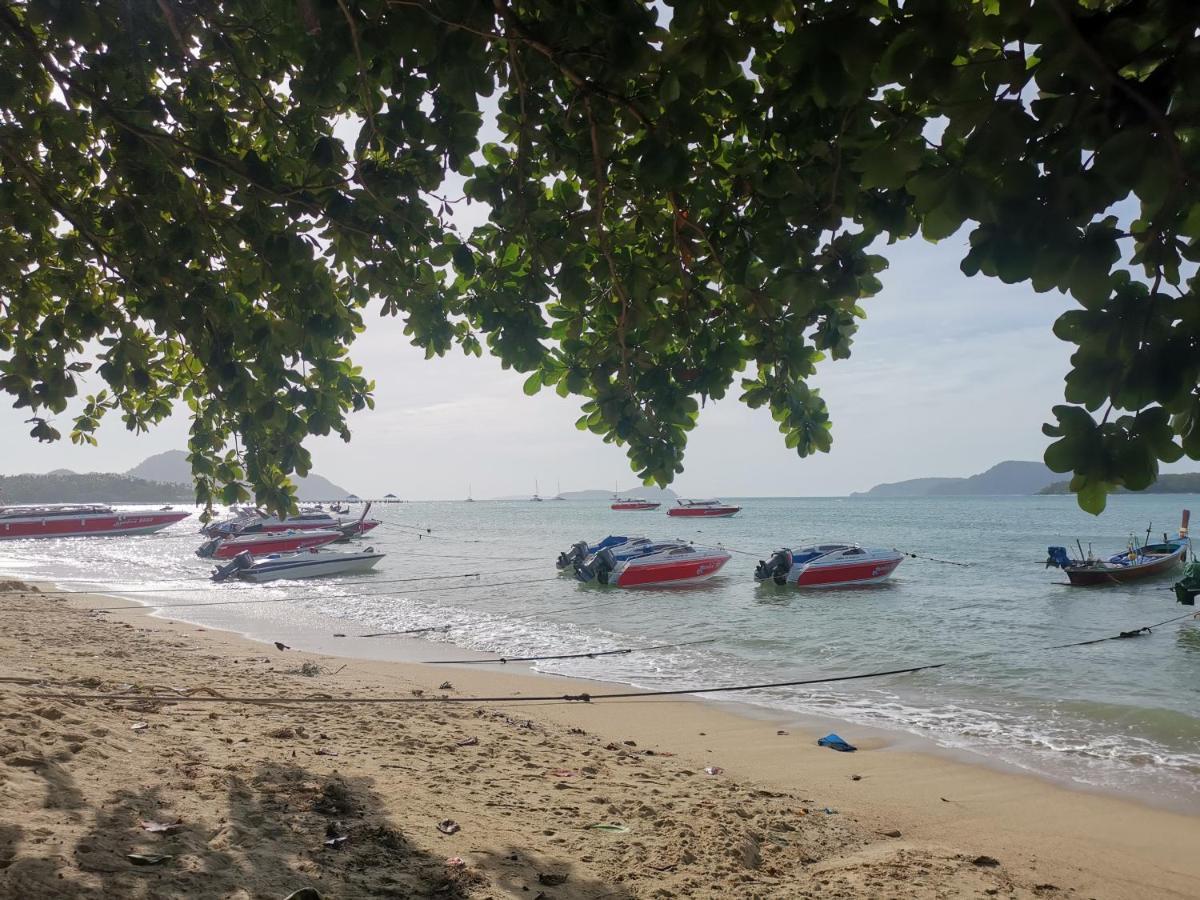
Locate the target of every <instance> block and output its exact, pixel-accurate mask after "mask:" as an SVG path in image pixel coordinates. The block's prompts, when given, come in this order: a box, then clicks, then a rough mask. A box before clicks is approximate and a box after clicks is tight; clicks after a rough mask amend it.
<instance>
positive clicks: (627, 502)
mask: <svg viewBox="0 0 1200 900" xmlns="http://www.w3.org/2000/svg"><path fill="white" fill-rule="evenodd" d="M660 506H662V504H661V503H656V502H655V501H653V500H641V499H639V498H637V497H614V498H613V502H612V505H611V506H610V507H609V509H615V510H618V511H620V512H635V511H640V510H647V509H658V508H659V507H660Z"/></svg>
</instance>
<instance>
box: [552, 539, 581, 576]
mask: <svg viewBox="0 0 1200 900" xmlns="http://www.w3.org/2000/svg"><path fill="white" fill-rule="evenodd" d="M587 555H588V545H587V541H576V542H575V543H574V544H572V545H571V549H570V550H568V551H567V552H565V553H560V554H558V561H557V562H556V563H555V564H554V565H556V566H557V567H558V568H559V569H569V568H571V567H572V566H575V565H577V564H578V563H581V562H583V561H584V560H585V559H586V558H587Z"/></svg>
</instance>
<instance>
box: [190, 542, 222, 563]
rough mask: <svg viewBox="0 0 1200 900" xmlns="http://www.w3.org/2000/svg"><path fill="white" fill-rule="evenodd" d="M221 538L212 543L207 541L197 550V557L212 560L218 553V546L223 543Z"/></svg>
mask: <svg viewBox="0 0 1200 900" xmlns="http://www.w3.org/2000/svg"><path fill="white" fill-rule="evenodd" d="M221 540H222V539H221V538H219V537H215V538H213V539H212V540H210V541H205V542H204V543H203V544H201V545H200V547H199V548H198V549H197V550H196V555H197V556H199V557H201V558H203V559H210V558H211V557H212V555H213V554H214V553H216V552H217V546H218V545H219V544H220V543H221Z"/></svg>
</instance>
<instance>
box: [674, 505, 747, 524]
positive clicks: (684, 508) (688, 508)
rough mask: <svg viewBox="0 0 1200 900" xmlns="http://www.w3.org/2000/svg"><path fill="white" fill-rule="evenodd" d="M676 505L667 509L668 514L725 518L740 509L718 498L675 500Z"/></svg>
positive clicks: (734, 514)
mask: <svg viewBox="0 0 1200 900" xmlns="http://www.w3.org/2000/svg"><path fill="white" fill-rule="evenodd" d="M676 503H678V504H679V505H678V506H672V507H671V508H670V509H668V510H667V515H668V516H695V517H707V518H710V519H727V518H729V517H730V516H736V515H737V514H738V513H739V512H741V511H742V508H741V507H740V506H730V505H729V504H727V503H722V502H721V501H720V500H677V501H676Z"/></svg>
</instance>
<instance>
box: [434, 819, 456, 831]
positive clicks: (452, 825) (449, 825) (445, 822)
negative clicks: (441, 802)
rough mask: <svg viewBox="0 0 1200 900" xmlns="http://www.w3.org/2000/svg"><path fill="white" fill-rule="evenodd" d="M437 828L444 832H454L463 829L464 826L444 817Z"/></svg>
mask: <svg viewBox="0 0 1200 900" xmlns="http://www.w3.org/2000/svg"><path fill="white" fill-rule="evenodd" d="M437 830H438V831H440V832H441V833H442V834H454V833H455V832H457V831H462V826H461V825H459V824H458V823H457V822H455V821H454V820H453V819H442V821H440V822H438V824H437Z"/></svg>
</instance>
